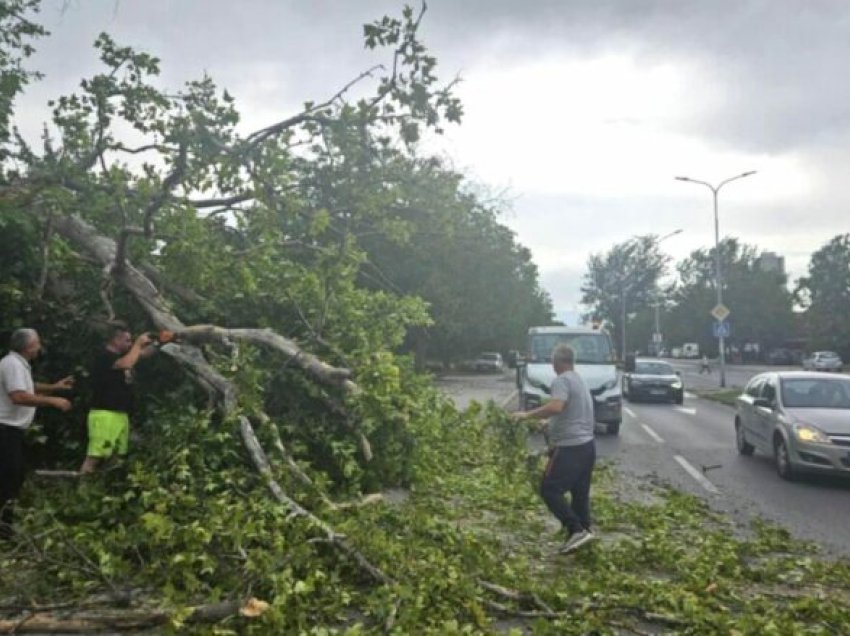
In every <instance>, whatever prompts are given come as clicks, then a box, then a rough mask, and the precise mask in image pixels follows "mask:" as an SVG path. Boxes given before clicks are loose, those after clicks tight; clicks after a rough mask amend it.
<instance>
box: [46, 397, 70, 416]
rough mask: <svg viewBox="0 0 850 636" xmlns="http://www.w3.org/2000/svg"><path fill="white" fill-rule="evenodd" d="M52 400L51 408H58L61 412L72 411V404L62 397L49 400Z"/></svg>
mask: <svg viewBox="0 0 850 636" xmlns="http://www.w3.org/2000/svg"><path fill="white" fill-rule="evenodd" d="M48 399H49V400H50V406H52V407H53V408H57V409H59V410H60V411H65V412H67V411H70V410H71V402H70V401H68V400H66V399H65V398H61V397H51V398H48Z"/></svg>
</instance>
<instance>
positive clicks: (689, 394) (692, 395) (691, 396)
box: [685, 391, 696, 400]
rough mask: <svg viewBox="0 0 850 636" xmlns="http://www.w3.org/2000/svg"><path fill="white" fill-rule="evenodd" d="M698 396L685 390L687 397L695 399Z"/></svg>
mask: <svg viewBox="0 0 850 636" xmlns="http://www.w3.org/2000/svg"><path fill="white" fill-rule="evenodd" d="M695 397H696V394H694V393H691V392H690V391H685V398H686V399H688V400H693V399H694V398H695Z"/></svg>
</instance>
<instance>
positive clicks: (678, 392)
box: [623, 358, 685, 404]
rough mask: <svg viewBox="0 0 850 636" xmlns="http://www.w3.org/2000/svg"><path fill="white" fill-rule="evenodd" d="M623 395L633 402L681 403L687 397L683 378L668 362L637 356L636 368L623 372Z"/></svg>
mask: <svg viewBox="0 0 850 636" xmlns="http://www.w3.org/2000/svg"><path fill="white" fill-rule="evenodd" d="M623 396H624V397H626V398H628V399H629V401H631V402H637V401H638V400H639V399H644V400H662V401H665V402H674V403H676V404H681V403H682V402H683V401H684V398H685V387H684V385H683V384H682V378H681V377H679V374H678V373H677V372H676V371H674V370H673V367H672V366H670V364H669V363H667V362H662V361H661V360H653V359H652V358H637V359H636V360H635V362H634V370H627V371H626V373H624V374H623Z"/></svg>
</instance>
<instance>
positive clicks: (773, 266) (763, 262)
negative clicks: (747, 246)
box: [756, 252, 785, 276]
mask: <svg viewBox="0 0 850 636" xmlns="http://www.w3.org/2000/svg"><path fill="white" fill-rule="evenodd" d="M756 264H757V265H758V268H759V269H760V270H761V271H763V272H777V273H779V274H782V275H783V276H784V275H785V257H784V256H780V255H779V254H777V253H775V252H762V253H761V256H759V257H758V259H757V260H756Z"/></svg>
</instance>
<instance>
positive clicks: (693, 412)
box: [676, 406, 697, 415]
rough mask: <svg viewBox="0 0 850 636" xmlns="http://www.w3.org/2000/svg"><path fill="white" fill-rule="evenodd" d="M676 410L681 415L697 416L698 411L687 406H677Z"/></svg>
mask: <svg viewBox="0 0 850 636" xmlns="http://www.w3.org/2000/svg"><path fill="white" fill-rule="evenodd" d="M676 410H677V411H679V413H686V414H687V415H696V414H697V410H696V409H694V408H689V407H687V406H677V407H676Z"/></svg>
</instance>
